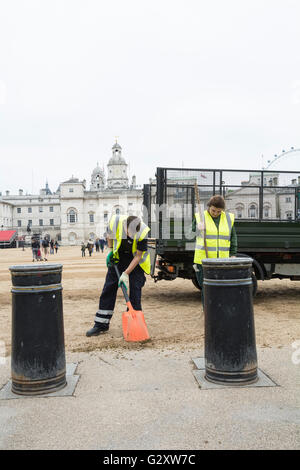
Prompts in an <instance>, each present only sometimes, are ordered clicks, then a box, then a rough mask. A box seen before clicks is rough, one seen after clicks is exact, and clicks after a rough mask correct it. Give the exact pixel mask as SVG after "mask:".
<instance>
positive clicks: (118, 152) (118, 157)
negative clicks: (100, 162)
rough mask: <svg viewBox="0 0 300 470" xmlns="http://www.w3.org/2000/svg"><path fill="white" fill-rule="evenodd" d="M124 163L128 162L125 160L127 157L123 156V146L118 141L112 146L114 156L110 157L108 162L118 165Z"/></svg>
mask: <svg viewBox="0 0 300 470" xmlns="http://www.w3.org/2000/svg"><path fill="white" fill-rule="evenodd" d="M124 163H126V162H125V159H124V158H123V157H122V147H121V145H119V144H118V142H116V143H115V144H114V145H113V146H112V156H111V157H110V159H109V162H108V164H109V165H117V164H124Z"/></svg>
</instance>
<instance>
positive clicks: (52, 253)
mask: <svg viewBox="0 0 300 470" xmlns="http://www.w3.org/2000/svg"><path fill="white" fill-rule="evenodd" d="M50 255H54V240H51V242H50Z"/></svg>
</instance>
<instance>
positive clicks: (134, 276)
mask: <svg viewBox="0 0 300 470" xmlns="http://www.w3.org/2000/svg"><path fill="white" fill-rule="evenodd" d="M131 260H132V258H131V259H130V258H129V259H127V258H123V259H122V258H121V259H120V261H119V263H118V265H117V266H118V270H119V273H120V275H121V274H122V273H123V272H124V271H125V269H127V268H128V265H129V264H130V261H131ZM145 282H146V277H145V274H144V271H143V269H142V268H141V267H140V266H136V267H135V268H134V270H133V271H132V272H131V273H130V274H129V299H130V302H131V304H132V306H133V308H134V309H135V310H142V305H141V299H142V288H143V286H144V285H145ZM118 283H119V280H118V277H117V273H116V271H115V268H114V267H110V268H108V270H107V274H106V278H105V283H104V286H103V289H102V293H101V295H100V299H99V310H98V311H97V313H96V317H95V322H98V323H102V324H103V323H104V324H109V322H110V319H111V317H112V315H113V311H114V308H115V303H116V298H117V291H118ZM124 303H125V299H124Z"/></svg>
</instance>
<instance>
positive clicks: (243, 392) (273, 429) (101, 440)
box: [0, 348, 300, 450]
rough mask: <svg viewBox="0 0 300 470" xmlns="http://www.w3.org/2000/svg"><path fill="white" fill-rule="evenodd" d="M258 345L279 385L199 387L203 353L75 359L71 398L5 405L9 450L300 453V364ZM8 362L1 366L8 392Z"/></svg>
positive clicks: (4, 444) (3, 442)
mask: <svg viewBox="0 0 300 470" xmlns="http://www.w3.org/2000/svg"><path fill="white" fill-rule="evenodd" d="M292 353H293V349H292V348H285V349H268V348H266V349H260V350H259V351H258V355H259V356H258V357H259V367H260V369H262V370H263V371H264V372H265V373H266V374H268V375H269V376H270V377H271V378H272V379H273V380H274V381H275V382H276V383H277V384H279V385H280V386H278V387H270V388H267V387H266V388H265V387H261V388H243V389H240V388H238V389H237V388H227V389H214V390H201V389H200V388H199V387H198V384H197V382H196V380H195V378H194V376H193V374H192V370H193V369H194V364H193V363H192V361H191V359H192V358H195V357H199V356H201V355H203V352H202V351H200V350H197V349H195V350H186V351H179V350H176V351H174V350H173V351H172V350H168V349H165V350H164V351H157V350H151V349H141V350H137V351H122V350H120V351H116V350H111V351H107V350H106V351H103V352H101V351H98V352H92V353H71V354H68V355H67V362H79V365H78V368H77V371H76V373H78V374H80V380H79V382H78V385H77V387H76V390H75V394H74V396H73V397H51V398H45V397H44V398H21V399H13V400H1V401H0V448H1V449H112V450H113V449H131V450H132V449H154V450H159V449H300V365H295V364H293V362H292V360H291V356H292ZM9 377H10V364H9V361H7V364H6V365H1V366H0V387H2V386H3V385H4V384H5V383H6V382H7V381H8V379H9Z"/></svg>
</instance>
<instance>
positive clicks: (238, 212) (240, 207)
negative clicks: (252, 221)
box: [235, 204, 244, 219]
mask: <svg viewBox="0 0 300 470" xmlns="http://www.w3.org/2000/svg"><path fill="white" fill-rule="evenodd" d="M243 210H244V206H243V204H237V206H236V207H235V211H236V217H237V219H242V218H243Z"/></svg>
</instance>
